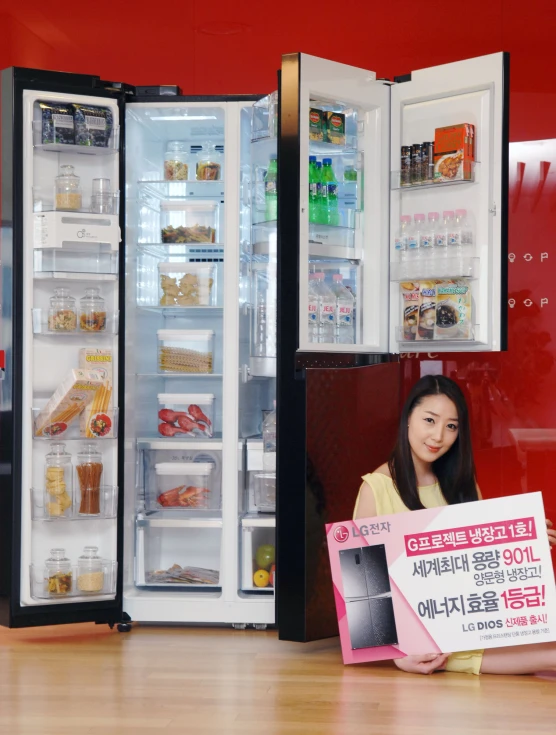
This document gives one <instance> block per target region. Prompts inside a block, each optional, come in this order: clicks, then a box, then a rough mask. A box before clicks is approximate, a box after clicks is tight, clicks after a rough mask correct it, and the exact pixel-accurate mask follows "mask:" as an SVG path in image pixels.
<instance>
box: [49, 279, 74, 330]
mask: <svg viewBox="0 0 556 735" xmlns="http://www.w3.org/2000/svg"><path fill="white" fill-rule="evenodd" d="M76 329H77V311H76V308H75V299H74V298H73V296H70V292H69V289H68V288H55V289H54V296H52V297H51V299H50V308H49V310H48V331H49V332H75V330H76Z"/></svg>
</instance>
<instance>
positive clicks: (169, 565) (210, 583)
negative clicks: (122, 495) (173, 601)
mask: <svg viewBox="0 0 556 735" xmlns="http://www.w3.org/2000/svg"><path fill="white" fill-rule="evenodd" d="M221 539H222V521H221V520H217V519H213V520H205V521H202V520H191V521H184V520H180V519H179V518H146V517H144V516H141V515H140V516H138V518H137V521H136V546H135V583H136V585H137V586H138V587H166V588H172V589H192V588H195V589H206V590H214V589H215V588H219V587H220V547H221Z"/></svg>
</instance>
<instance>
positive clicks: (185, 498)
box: [154, 462, 213, 510]
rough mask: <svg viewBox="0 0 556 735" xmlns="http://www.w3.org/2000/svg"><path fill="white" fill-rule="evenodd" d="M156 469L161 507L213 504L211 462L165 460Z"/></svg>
mask: <svg viewBox="0 0 556 735" xmlns="http://www.w3.org/2000/svg"><path fill="white" fill-rule="evenodd" d="M154 469H155V474H156V490H157V492H156V506H157V507H158V508H182V509H186V510H208V509H209V508H210V507H211V493H212V471H213V466H212V464H210V463H209V462H183V463H181V462H163V463H161V464H156V465H155V466H154Z"/></svg>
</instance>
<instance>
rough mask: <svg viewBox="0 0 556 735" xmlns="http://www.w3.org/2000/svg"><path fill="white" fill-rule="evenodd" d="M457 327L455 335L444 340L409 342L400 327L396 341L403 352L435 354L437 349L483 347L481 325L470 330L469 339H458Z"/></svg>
mask: <svg viewBox="0 0 556 735" xmlns="http://www.w3.org/2000/svg"><path fill="white" fill-rule="evenodd" d="M457 330H458V328H457V327H456V328H455V329H454V332H455V333H451V334H450V336H446V338H444V339H416V340H408V339H405V337H404V330H403V327H398V328H397V330H396V341H397V342H398V344H399V346H400V351H401V352H415V351H416V350H418V351H420V352H434V350H435V348H436V347H440V346H442V347H444V348H446V347H450V346H453V347H456V348H457V349H458V350H459V349H461V346H462V345H481V344H483V343H482V342H480V341H479V340H478V339H477V336H478V334H479V325H478V324H474V325H473V326H472V327H471V329H470V336H469V337H458V336H457Z"/></svg>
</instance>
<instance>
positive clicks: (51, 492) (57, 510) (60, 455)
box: [45, 442, 73, 518]
mask: <svg viewBox="0 0 556 735" xmlns="http://www.w3.org/2000/svg"><path fill="white" fill-rule="evenodd" d="M45 462H46V471H45V491H46V495H47V500H46V511H47V514H48V515H49V516H50V517H51V518H63V517H68V516H69V515H70V511H71V507H72V479H73V466H72V463H71V454H69V452H66V445H65V444H62V443H58V442H55V443H54V444H52V447H51V450H50V452H49V453H48V454H47V455H46V457H45Z"/></svg>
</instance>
